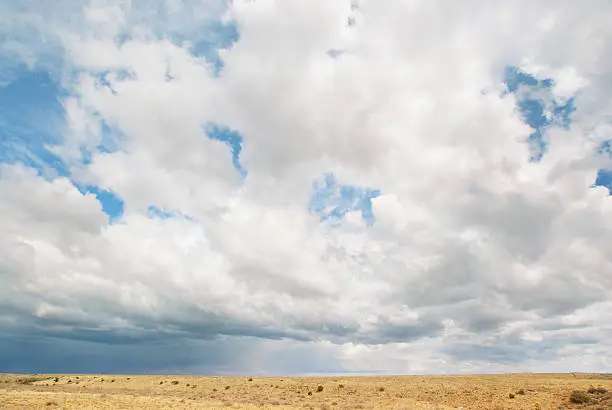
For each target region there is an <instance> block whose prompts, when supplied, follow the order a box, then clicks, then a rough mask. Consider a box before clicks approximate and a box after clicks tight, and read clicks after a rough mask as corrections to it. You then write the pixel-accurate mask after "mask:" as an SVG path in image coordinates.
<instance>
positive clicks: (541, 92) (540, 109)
mask: <svg viewBox="0 0 612 410" xmlns="http://www.w3.org/2000/svg"><path fill="white" fill-rule="evenodd" d="M504 83H505V84H506V88H507V90H508V92H509V93H513V94H514V95H515V97H516V101H517V108H518V110H519V111H520V113H521V115H522V117H523V121H525V123H526V124H527V125H529V126H530V127H531V128H533V129H534V131H533V132H532V133H531V134H530V135H529V137H528V139H527V142H528V144H529V145H530V147H531V149H532V155H531V158H530V160H531V161H536V162H537V161H540V160H541V159H542V156H543V155H544V154H545V153H546V149H547V145H548V143H547V141H546V130H547V128H549V127H551V126H559V127H563V128H565V129H569V127H570V126H571V123H572V120H571V115H572V113H573V112H574V111H575V110H576V108H575V107H574V98H573V97H572V98H569V99H568V100H567V101H562V102H561V101H557V100H556V99H555V97H554V95H553V94H552V89H553V87H554V86H555V83H554V81H553V80H552V79H550V78H545V79H538V78H536V77H535V76H533V75H531V74H529V73H526V72H524V71H522V70H521V69H519V68H518V67H514V66H510V67H508V68H506V72H505V76H504Z"/></svg>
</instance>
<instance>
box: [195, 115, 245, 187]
mask: <svg viewBox="0 0 612 410" xmlns="http://www.w3.org/2000/svg"><path fill="white" fill-rule="evenodd" d="M204 131H205V132H206V135H207V136H208V138H210V139H211V140H215V141H221V142H223V143H225V144H226V145H227V146H228V147H229V149H230V151H231V153H232V164H233V165H234V168H236V171H238V173H239V174H240V176H241V177H242V178H245V177H246V176H247V173H248V172H247V170H246V169H245V168H244V167H243V166H242V164H241V163H240V153H241V152H242V135H240V133H239V132H238V131H235V130H232V129H231V128H229V127H226V126H222V125H217V124H214V123H209V124H206V126H205V127H204Z"/></svg>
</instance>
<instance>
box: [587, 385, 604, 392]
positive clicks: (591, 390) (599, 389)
mask: <svg viewBox="0 0 612 410" xmlns="http://www.w3.org/2000/svg"><path fill="white" fill-rule="evenodd" d="M607 392H608V390H606V389H605V388H604V387H602V386H598V387H593V386H591V387H589V389H588V390H587V393H590V394H605V393H607Z"/></svg>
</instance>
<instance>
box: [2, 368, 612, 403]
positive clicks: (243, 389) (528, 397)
mask: <svg viewBox="0 0 612 410" xmlns="http://www.w3.org/2000/svg"><path fill="white" fill-rule="evenodd" d="M611 392H612V375H602V374H508V375H470V376H384V377H365V376H357V377H335V376H332V377H248V376H245V377H207V376H161V375H147V376H142V375H138V376H136V375H107V374H105V375H92V374H70V375H66V374H63V375H59V374H58V375H14V374H0V407H1V408H3V409H34V408H45V409H55V408H70V409H77V408H78V409H91V408H104V409H132V408H140V409H168V408H180V409H208V408H242V409H254V408H286V409H290V408H311V409H375V408H389V409H459V408H461V409H464V410H467V409H492V410H495V409H559V408H563V409H578V408H582V409H612V395H611V394H610V393H611Z"/></svg>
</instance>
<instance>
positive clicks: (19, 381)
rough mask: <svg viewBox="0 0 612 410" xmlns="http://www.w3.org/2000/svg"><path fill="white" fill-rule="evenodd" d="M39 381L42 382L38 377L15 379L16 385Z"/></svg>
mask: <svg viewBox="0 0 612 410" xmlns="http://www.w3.org/2000/svg"><path fill="white" fill-rule="evenodd" d="M41 380H44V379H43V378H40V377H25V378H23V379H17V383H19V384H32V383H34V382H39V381H41Z"/></svg>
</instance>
